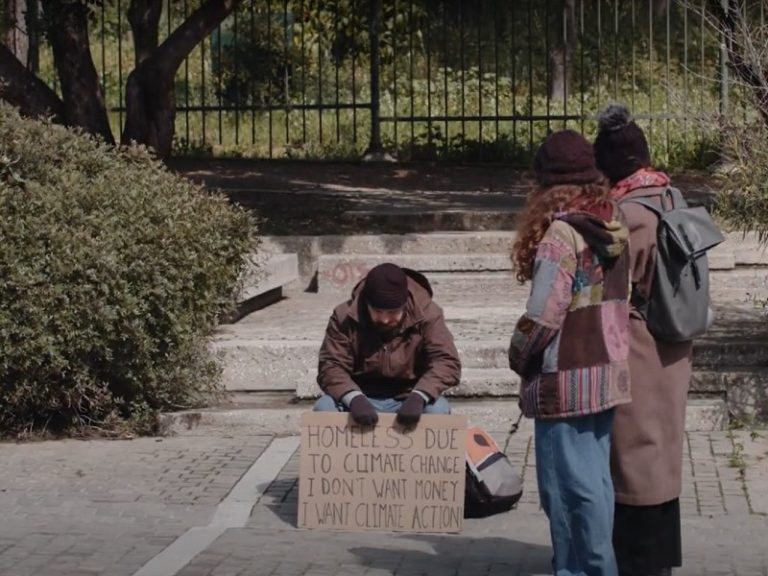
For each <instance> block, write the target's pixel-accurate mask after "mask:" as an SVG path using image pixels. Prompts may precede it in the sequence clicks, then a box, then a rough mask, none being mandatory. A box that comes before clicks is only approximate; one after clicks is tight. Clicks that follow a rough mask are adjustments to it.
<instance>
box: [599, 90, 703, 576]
mask: <svg viewBox="0 0 768 576" xmlns="http://www.w3.org/2000/svg"><path fill="white" fill-rule="evenodd" d="M594 149H595V156H596V161H597V165H598V166H599V167H600V169H601V170H602V171H603V173H604V174H605V175H606V176H608V179H609V180H610V183H611V185H612V189H611V196H612V197H613V198H614V199H615V200H616V201H617V202H618V203H619V206H620V208H621V212H622V214H623V216H624V218H625V219H626V222H627V226H628V227H629V230H630V244H631V251H630V252H631V254H630V256H631V267H632V298H631V300H632V304H633V306H632V309H631V313H630V322H629V325H630V329H629V370H630V373H631V375H632V390H633V400H632V404H630V405H627V406H622V407H621V408H620V409H617V410H616V420H615V422H614V427H613V434H612V438H611V443H612V448H611V469H612V471H613V482H614V487H615V491H616V516H615V525H614V532H613V544H614V547H615V549H616V559H617V561H618V565H619V571H620V573H621V574H622V576H633V575H642V576H655V575H660V576H663V575H665V574H671V572H672V568H673V567H675V566H680V565H681V564H682V538H681V528H680V498H679V497H680V492H681V489H682V468H683V439H684V435H683V431H684V428H685V405H686V400H687V398H688V387H689V384H690V381H691V371H692V360H691V359H692V353H693V346H692V343H691V342H690V341H689V342H662V341H659V340H656V339H655V338H654V337H653V335H652V334H651V333H650V331H649V330H648V325H647V323H646V321H645V317H644V315H643V302H646V301H647V299H648V297H649V295H650V291H651V287H652V285H653V279H654V274H655V265H656V256H657V250H656V232H657V228H658V218H657V216H656V214H654V213H653V212H652V211H651V210H649V209H648V208H646V207H645V206H641V205H640V204H637V203H634V202H626V200H631V199H633V198H642V199H644V200H648V201H650V202H655V203H656V204H657V205H658V206H659V207H660V206H661V198H662V194H664V192H665V191H666V190H667V188H668V187H669V185H670V180H669V176H667V175H666V174H664V173H663V172H659V171H656V170H653V169H652V168H651V154H650V151H649V149H648V142H647V140H646V139H645V134H643V131H642V129H641V128H640V127H639V126H638V125H637V124H636V123H635V122H634V121H633V120H632V118H631V116H630V113H629V110H627V108H626V107H625V106H623V105H621V104H611V105H609V106H608V107H607V108H606V109H605V110H604V111H603V112H602V114H601V115H600V119H599V126H598V135H597V139H596V140H595V144H594Z"/></svg>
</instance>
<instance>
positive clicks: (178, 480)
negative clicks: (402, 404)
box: [0, 423, 768, 576]
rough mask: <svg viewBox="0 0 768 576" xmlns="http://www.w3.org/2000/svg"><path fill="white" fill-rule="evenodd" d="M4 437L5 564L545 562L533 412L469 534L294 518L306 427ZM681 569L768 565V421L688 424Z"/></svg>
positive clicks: (0, 544) (326, 573)
mask: <svg viewBox="0 0 768 576" xmlns="http://www.w3.org/2000/svg"><path fill="white" fill-rule="evenodd" d="M237 434H238V435H237V436H227V435H223V434H219V435H217V436H212V435H208V436H206V435H203V436H199V437H183V438H182V437H179V438H166V439H139V440H133V441H88V442H84V441H64V442H43V443H32V444H23V445H15V444H0V462H2V466H0V518H2V520H1V521H0V576H33V575H40V576H83V575H86V576H96V575H104V576H107V575H109V576H122V575H124V576H133V575H137V576H171V575H174V574H178V575H179V576H235V575H254V576H353V575H355V576H357V575H361V574H362V575H370V576H374V575H375V576H419V575H421V576H448V575H454V576H480V575H483V576H496V575H498V576H502V575H504V576H509V575H516V574H547V573H548V571H549V558H550V548H549V537H548V532H547V522H546V518H545V517H544V515H543V513H542V512H541V511H540V510H539V509H538V495H537V493H536V485H535V461H534V457H533V451H532V439H531V426H530V424H529V423H526V424H525V425H524V426H522V428H521V430H520V431H519V432H518V433H516V434H514V435H512V436H509V435H508V434H506V433H498V434H495V436H496V438H497V440H498V441H499V442H500V444H501V445H502V446H504V447H505V450H506V452H507V454H508V455H509V457H510V458H511V459H512V461H513V462H515V463H516V464H517V465H518V466H520V467H521V469H522V470H523V472H524V476H525V493H524V496H523V499H522V500H521V502H520V504H519V506H518V508H517V509H516V510H514V511H512V512H510V513H508V514H502V515H498V516H495V517H492V518H488V519H483V520H467V521H466V522H465V527H464V530H463V532H462V534H460V535H455V536H437V535H408V534H400V535H395V534H379V533H364V534H354V533H348V532H338V533H328V532H319V531H306V530H299V529H297V528H296V508H297V478H296V477H297V472H298V453H297V452H295V448H296V446H297V445H298V441H297V439H296V438H273V437H270V436H247V435H242V434H243V433H242V432H237ZM682 513H683V522H684V546H685V558H684V561H685V566H684V568H683V569H682V570H680V571H679V574H686V575H691V576H693V575H697V576H698V575H702V574H713V575H714V574H722V575H726V574H739V575H763V576H765V575H766V574H768V547H766V545H765V544H766V538H768V536H766V534H768V434H767V433H763V435H762V436H757V437H754V438H753V437H751V436H750V434H749V432H746V431H737V432H734V433H728V432H709V433H689V434H688V436H687V443H686V451H685V478H684V490H683V496H682Z"/></svg>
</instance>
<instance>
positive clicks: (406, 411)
mask: <svg viewBox="0 0 768 576" xmlns="http://www.w3.org/2000/svg"><path fill="white" fill-rule="evenodd" d="M425 405H426V402H425V401H424V398H423V397H422V396H421V394H417V393H416V392H411V393H410V394H409V395H408V398H406V399H405V402H403V405H402V406H400V410H398V411H397V418H396V420H397V423H398V424H401V425H403V426H405V427H406V428H410V427H412V426H416V424H418V423H419V419H420V418H421V414H422V413H423V412H424V406H425Z"/></svg>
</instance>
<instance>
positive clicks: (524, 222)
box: [512, 179, 610, 284]
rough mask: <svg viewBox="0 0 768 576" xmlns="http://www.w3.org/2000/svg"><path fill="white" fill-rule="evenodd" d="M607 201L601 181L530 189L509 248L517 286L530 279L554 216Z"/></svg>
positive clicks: (608, 195) (605, 185)
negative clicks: (512, 242) (534, 263)
mask: <svg viewBox="0 0 768 576" xmlns="http://www.w3.org/2000/svg"><path fill="white" fill-rule="evenodd" d="M609 198H610V188H609V187H608V185H607V183H606V181H605V180H604V179H600V180H598V181H597V182H593V183H591V184H564V185H559V186H550V187H545V188H542V187H540V186H536V185H534V187H533V188H531V191H530V192H529V193H528V201H527V202H526V205H525V208H524V210H523V212H522V213H520V215H519V216H518V217H517V240H516V241H515V244H514V246H512V267H513V269H514V271H515V278H517V280H518V282H520V283H521V284H522V283H524V282H526V281H528V280H530V279H531V278H532V277H533V262H534V259H535V258H536V250H537V249H538V247H539V242H541V239H542V238H543V237H544V234H545V233H546V231H547V229H548V228H549V225H550V224H551V223H552V219H553V217H554V215H555V214H556V213H558V212H565V211H573V210H584V209H587V208H588V207H590V206H594V205H595V204H599V203H601V202H604V201H606V200H608V199H609Z"/></svg>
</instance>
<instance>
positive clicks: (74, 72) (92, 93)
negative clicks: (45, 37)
mask: <svg viewBox="0 0 768 576" xmlns="http://www.w3.org/2000/svg"><path fill="white" fill-rule="evenodd" d="M43 6H44V9H45V11H46V17H47V19H48V21H49V22H50V25H49V30H48V34H49V37H50V41H51V46H52V48H53V59H54V63H55V65H56V72H57V74H58V76H59V82H60V83H61V94H62V100H63V101H64V123H65V124H67V125H69V126H79V127H80V128H82V129H83V130H84V131H85V132H88V133H90V134H97V135H99V136H101V137H102V138H103V139H104V140H105V141H106V142H109V143H114V141H115V140H114V137H113V136H112V131H111V129H110V127H109V120H108V118H107V110H106V107H105V105H104V94H103V93H102V89H101V83H100V82H99V77H98V74H97V73H96V67H95V66H94V64H93V58H92V57H91V49H90V42H89V39H88V8H87V6H86V5H85V4H79V3H72V2H57V1H56V0H44V4H43Z"/></svg>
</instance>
